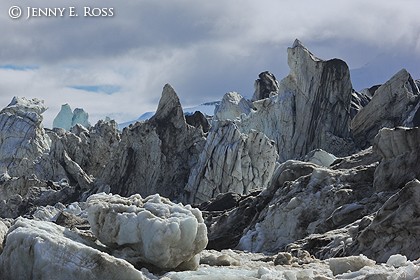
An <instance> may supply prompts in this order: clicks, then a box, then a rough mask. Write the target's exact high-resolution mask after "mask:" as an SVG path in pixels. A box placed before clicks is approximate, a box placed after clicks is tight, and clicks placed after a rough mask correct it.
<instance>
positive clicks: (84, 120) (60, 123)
mask: <svg viewBox="0 0 420 280" xmlns="http://www.w3.org/2000/svg"><path fill="white" fill-rule="evenodd" d="M77 124H80V125H82V126H84V127H86V128H89V127H90V122H89V114H88V113H87V112H85V110H83V109H82V108H76V109H74V111H73V112H72V111H71V107H70V105H69V104H64V105H61V110H60V112H58V114H57V116H56V117H55V118H54V120H53V128H63V129H65V130H70V129H71V128H72V127H73V126H75V125H77Z"/></svg>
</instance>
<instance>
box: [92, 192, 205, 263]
mask: <svg viewBox="0 0 420 280" xmlns="http://www.w3.org/2000/svg"><path fill="white" fill-rule="evenodd" d="M87 204H88V208H87V213H88V221H89V223H90V225H91V228H92V232H93V233H94V234H95V236H96V237H97V238H98V239H99V240H100V241H101V242H102V243H104V244H105V245H107V246H109V247H110V248H113V250H114V254H116V255H119V256H121V257H123V258H126V259H127V260H129V261H130V262H132V263H134V264H136V263H138V262H141V263H147V264H152V265H154V266H156V267H158V268H160V269H168V270H170V269H183V270H186V269H188V270H194V269H196V268H197V267H198V261H199V257H198V255H197V254H198V253H200V252H201V251H202V250H203V249H204V248H205V247H206V245H207V229H206V226H205V224H204V222H203V218H202V216H201V212H200V211H199V210H198V209H196V208H192V207H191V206H189V205H187V206H183V205H182V204H175V203H173V202H171V201H170V200H168V199H166V198H163V197H161V196H159V195H158V194H155V195H152V196H148V197H146V198H144V199H143V198H142V197H141V196H140V195H138V194H137V195H132V196H130V197H128V198H125V197H121V196H119V195H107V194H104V193H100V194H95V195H92V196H90V197H89V198H88V199H87Z"/></svg>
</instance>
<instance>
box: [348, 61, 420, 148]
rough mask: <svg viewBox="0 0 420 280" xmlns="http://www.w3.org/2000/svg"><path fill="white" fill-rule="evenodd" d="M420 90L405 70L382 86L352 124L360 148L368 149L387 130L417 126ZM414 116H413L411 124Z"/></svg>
mask: <svg viewBox="0 0 420 280" xmlns="http://www.w3.org/2000/svg"><path fill="white" fill-rule="evenodd" d="M418 101H419V89H418V87H417V85H416V83H415V82H414V80H413V78H412V77H411V75H410V74H409V73H408V72H407V70H405V69H402V70H401V71H399V72H398V73H396V74H395V75H394V76H393V77H392V78H391V79H390V80H389V81H387V82H386V83H385V84H383V85H381V86H380V87H379V88H378V89H377V90H376V91H375V94H374V95H373V97H372V100H371V101H370V102H369V103H368V104H367V105H366V106H365V107H363V109H361V110H360V111H359V112H358V113H357V114H356V116H355V117H354V118H353V120H352V122H351V130H352V134H353V137H354V140H355V142H356V144H357V145H358V146H359V147H362V148H365V147H367V146H370V145H372V143H373V139H374V137H375V135H376V134H377V133H378V131H379V130H380V129H381V128H383V127H388V128H393V127H396V126H401V125H406V126H417V125H418V123H417V118H415V117H414V115H416V112H414V111H415V110H416V111H418V106H416V105H417V104H418ZM419 114H420V113H419ZM410 115H413V116H412V118H411V120H410V119H409V117H410Z"/></svg>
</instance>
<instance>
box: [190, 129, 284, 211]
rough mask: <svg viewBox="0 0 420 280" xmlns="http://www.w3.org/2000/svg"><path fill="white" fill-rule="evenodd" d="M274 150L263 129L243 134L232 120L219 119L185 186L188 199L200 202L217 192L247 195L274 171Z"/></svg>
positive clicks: (265, 185)
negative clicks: (262, 131)
mask: <svg viewBox="0 0 420 280" xmlns="http://www.w3.org/2000/svg"><path fill="white" fill-rule="evenodd" d="M277 157H278V155H277V151H276V148H275V146H274V143H273V141H272V140H270V139H269V138H267V137H266V136H265V135H264V134H263V133H261V132H258V131H255V130H253V131H251V132H250V133H249V134H243V133H241V132H240V131H239V129H238V127H237V126H236V124H235V123H233V122H231V121H218V122H214V123H213V127H212V129H211V131H210V132H209V134H208V137H207V141H206V145H205V147H204V149H203V150H202V152H201V154H200V158H199V160H198V163H197V164H196V165H195V167H194V168H193V169H192V170H191V174H190V177H189V180H188V183H187V186H186V187H185V190H186V192H187V193H188V199H187V201H188V202H189V203H201V202H205V201H207V200H209V199H210V198H213V197H216V196H217V195H218V194H220V193H226V192H234V193H238V194H241V195H247V194H249V193H251V192H253V191H255V190H261V189H264V188H266V187H267V185H268V183H269V182H270V179H271V176H272V174H273V171H274V168H275V164H276V160H277Z"/></svg>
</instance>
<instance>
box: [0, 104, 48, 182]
mask: <svg viewBox="0 0 420 280" xmlns="http://www.w3.org/2000/svg"><path fill="white" fill-rule="evenodd" d="M46 109H47V107H46V106H45V105H44V102H43V101H41V100H39V99H26V98H24V97H23V98H20V97H14V98H13V99H12V101H11V102H10V104H9V105H8V106H7V107H6V108H4V109H3V110H1V112H0V170H1V172H2V173H5V172H6V173H7V172H8V175H10V176H12V177H13V176H19V175H22V174H27V173H26V172H27V168H28V167H29V166H30V165H32V164H33V161H34V160H35V159H36V158H38V157H40V156H41V155H42V154H43V153H46V152H48V150H49V148H50V139H49V137H48V136H47V135H46V133H45V131H44V129H43V126H42V115H41V114H42V113H43V112H45V110H46Z"/></svg>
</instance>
